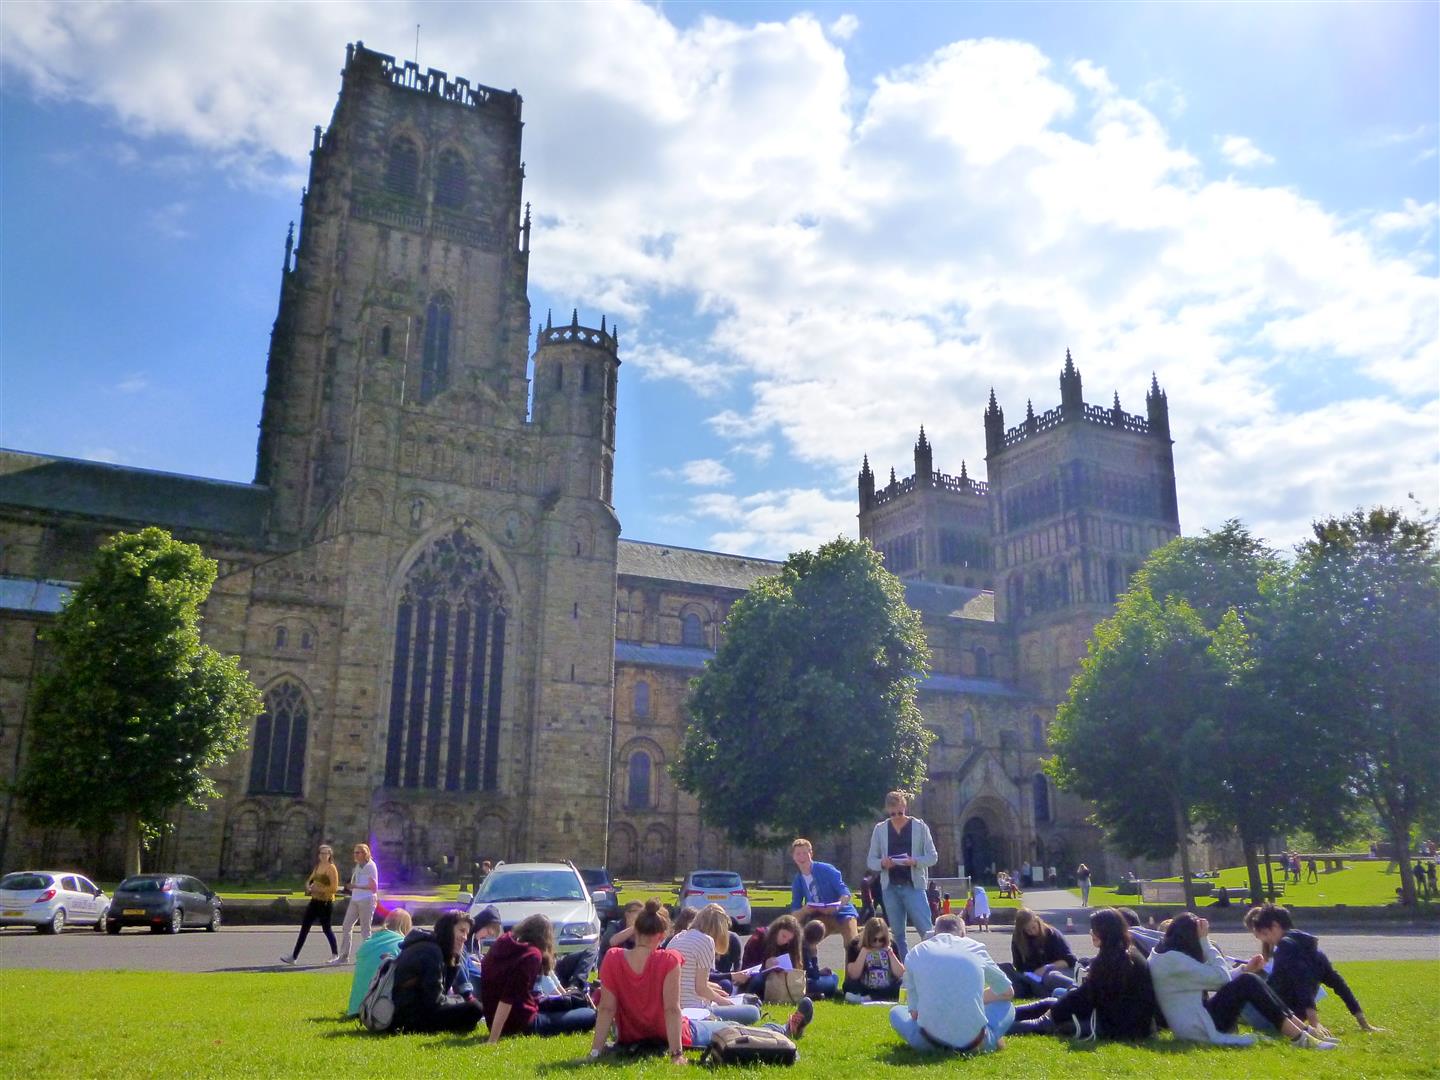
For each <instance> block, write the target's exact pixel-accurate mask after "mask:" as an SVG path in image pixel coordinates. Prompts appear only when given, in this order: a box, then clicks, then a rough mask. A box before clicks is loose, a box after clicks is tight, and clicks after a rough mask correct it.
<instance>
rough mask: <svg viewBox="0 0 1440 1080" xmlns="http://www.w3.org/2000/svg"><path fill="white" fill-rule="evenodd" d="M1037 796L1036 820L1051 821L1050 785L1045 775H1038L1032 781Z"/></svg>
mask: <svg viewBox="0 0 1440 1080" xmlns="http://www.w3.org/2000/svg"><path fill="white" fill-rule="evenodd" d="M1030 783H1031V786H1032V788H1033V789H1034V794H1035V820H1036V821H1049V820H1050V783H1049V781H1047V780H1046V779H1045V774H1044V773H1038V772H1037V773H1036V774H1035V776H1034V777H1033V778H1032V779H1031V781H1030Z"/></svg>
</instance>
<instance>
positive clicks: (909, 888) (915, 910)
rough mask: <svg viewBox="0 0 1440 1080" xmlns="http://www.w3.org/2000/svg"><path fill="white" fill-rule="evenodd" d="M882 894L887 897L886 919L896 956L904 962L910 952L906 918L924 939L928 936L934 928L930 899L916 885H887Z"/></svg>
mask: <svg viewBox="0 0 1440 1080" xmlns="http://www.w3.org/2000/svg"><path fill="white" fill-rule="evenodd" d="M882 893H883V895H884V897H885V918H886V920H887V921H888V922H889V923H890V930H891V933H892V934H893V935H894V937H895V955H896V956H898V957H900V959H901V960H904V959H905V954H906V953H907V952H909V951H910V946H909V945H908V944H907V943H906V941H905V922H906V917H907V916H908V917H909V920H910V922H912V923H913V924H914V926H915V929H916V930H918V931H919V932H920V935H921V936H922V937H923V936H924V935H926V934H928V933H929V932H930V930H931V927H932V926H933V924H932V923H931V921H930V899H929V897H927V896H926V895H925V890H924V889H917V888H916V887H915V886H914V885H886V886H885V888H884V889H883V890H882Z"/></svg>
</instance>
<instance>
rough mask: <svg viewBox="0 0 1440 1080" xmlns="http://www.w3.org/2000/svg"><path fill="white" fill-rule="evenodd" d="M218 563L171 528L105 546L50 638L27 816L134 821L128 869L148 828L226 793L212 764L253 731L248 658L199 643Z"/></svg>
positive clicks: (85, 824) (27, 777) (47, 822)
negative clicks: (242, 660)
mask: <svg viewBox="0 0 1440 1080" xmlns="http://www.w3.org/2000/svg"><path fill="white" fill-rule="evenodd" d="M214 582H215V562H214V561H213V560H211V559H207V558H205V557H204V555H202V554H201V551H200V549H199V548H198V547H196V546H195V545H193V544H186V543H182V542H180V541H178V540H176V539H174V538H173V537H172V536H171V535H170V534H169V533H168V532H166V531H165V530H163V529H156V528H149V529H145V530H144V531H143V532H139V533H120V534H118V535H116V536H114V537H112V538H111V539H110V540H109V542H107V543H106V544H105V545H104V546H103V547H102V548H101V549H100V552H99V554H98V556H97V558H96V562H95V566H94V569H93V570H92V571H91V572H90V574H89V575H88V576H87V577H86V578H85V579H84V580H83V581H82V582H80V584H79V585H77V586H76V588H75V591H74V593H73V594H72V595H71V596H70V599H69V601H68V602H67V603H66V605H65V607H64V609H63V610H62V611H61V612H60V614H59V615H58V616H57V617H56V619H55V622H54V624H53V625H52V626H51V627H50V628H49V629H48V630H47V631H46V633H45V639H46V640H47V641H48V642H49V643H50V645H51V646H52V648H53V649H54V652H55V663H54V664H53V665H52V666H51V667H49V668H48V669H47V670H46V671H45V672H44V674H43V675H42V676H41V677H40V679H39V680H38V681H37V684H36V688H35V693H34V698H33V705H32V709H33V712H32V715H33V721H32V726H31V732H32V742H31V744H30V747H29V754H28V757H27V759H26V762H25V768H24V772H23V774H22V776H21V778H20V797H21V799H22V800H23V802H24V804H25V807H26V812H27V814H28V816H29V817H30V819H31V820H32V821H34V822H35V823H36V824H38V825H42V826H73V827H77V828H79V829H81V830H83V831H87V832H98V831H104V830H107V829H109V828H110V827H112V826H113V824H114V823H115V822H116V821H117V820H121V821H123V823H124V828H125V872H126V873H127V874H134V873H138V872H139V870H140V838H141V833H142V831H144V830H146V829H154V828H157V827H159V826H161V825H163V823H164V821H165V815H166V813H167V811H168V810H169V809H170V808H172V807H174V806H175V805H177V804H178V803H180V802H182V801H184V802H188V803H190V804H191V805H197V806H198V805H203V801H204V800H205V799H207V798H212V797H215V796H216V795H217V794H218V792H217V789H216V787H215V784H214V782H213V781H212V780H211V779H210V775H209V770H211V769H213V768H214V767H216V766H218V765H220V764H221V763H223V762H224V761H225V759H226V758H227V757H228V756H229V755H230V754H232V753H234V752H235V751H236V750H239V749H240V748H241V747H242V746H244V744H245V737H246V732H247V731H248V730H249V726H250V723H251V721H253V720H254V718H255V717H256V716H257V715H258V714H259V712H260V708H261V699H260V693H259V691H258V690H256V689H255V687H254V686H253V685H252V684H251V682H250V680H249V679H248V678H247V677H246V674H245V672H244V671H242V670H241V668H240V665H239V661H238V658H236V657H227V656H222V655H220V654H219V653H218V652H216V651H215V650H214V649H212V648H210V647H209V646H208V645H202V644H201V643H200V607H201V605H202V604H203V603H204V602H205V598H206V597H207V596H208V595H209V593H210V587H211V586H212V585H213V584H214Z"/></svg>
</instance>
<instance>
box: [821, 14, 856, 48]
mask: <svg viewBox="0 0 1440 1080" xmlns="http://www.w3.org/2000/svg"><path fill="white" fill-rule="evenodd" d="M859 29H860V19H859V17H858V16H855V15H852V14H850V13H849V12H846V13H845V14H844V15H841V16H840V17H839V18H838V19H836V20H835V21H834V22H832V23H831V24H830V25H829V26H827V27H826V28H825V32H826V33H827V34H829V35H830V36H831V37H832V38H834V39H835V40H836V41H849V40H850V39H851V38H852V37H854V36H855V31H856V30H859Z"/></svg>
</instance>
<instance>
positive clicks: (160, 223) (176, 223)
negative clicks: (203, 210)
mask: <svg viewBox="0 0 1440 1080" xmlns="http://www.w3.org/2000/svg"><path fill="white" fill-rule="evenodd" d="M189 216H190V204H189V203H188V202H186V201H184V200H183V199H179V200H176V201H174V202H169V203H166V204H165V205H164V206H160V207H156V208H155V209H154V210H151V211H150V213H149V214H147V215H146V218H145V220H146V221H147V223H148V224H149V226H150V229H151V231H152V232H154V233H156V234H157V235H159V236H162V237H164V238H165V239H166V240H184V239H186V238H187V237H188V236H189V235H190V230H189V229H188V228H187V227H186V225H185V222H186V219H187V218H188V217H189Z"/></svg>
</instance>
